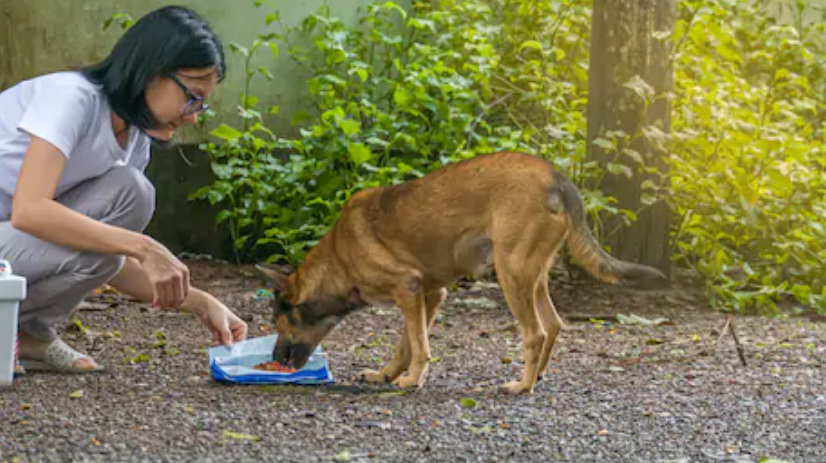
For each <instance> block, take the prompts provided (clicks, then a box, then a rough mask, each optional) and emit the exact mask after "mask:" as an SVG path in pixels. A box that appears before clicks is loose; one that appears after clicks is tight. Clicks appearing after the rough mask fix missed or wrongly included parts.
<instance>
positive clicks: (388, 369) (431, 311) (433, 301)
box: [359, 288, 447, 384]
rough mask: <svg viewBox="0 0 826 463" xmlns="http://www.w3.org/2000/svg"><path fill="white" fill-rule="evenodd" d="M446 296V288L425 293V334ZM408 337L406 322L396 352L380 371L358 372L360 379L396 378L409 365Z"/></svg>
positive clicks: (382, 380) (380, 380) (381, 380)
mask: <svg viewBox="0 0 826 463" xmlns="http://www.w3.org/2000/svg"><path fill="white" fill-rule="evenodd" d="M446 297H447V289H446V288H440V289H439V290H438V291H436V292H431V293H428V294H426V295H425V297H424V304H425V310H427V336H428V337H429V336H430V329H431V327H432V326H433V321H434V320H436V315H438V313H439V308H440V307H441V305H442V303H443V302H444V300H445V298H446ZM409 339H410V338H409V337H408V334H407V324H406V323H404V324H403V325H402V331H401V333H400V335H399V341H398V343H397V344H396V353H395V354H394V356H393V360H391V361H390V362H389V363H388V364H387V365H385V366H384V368H382V369H381V371H375V370H364V371H362V372H361V373H359V379H360V380H361V381H364V382H367V383H372V384H384V383H390V382H393V381H395V380H396V378H398V377H399V375H401V374H402V373H404V372H405V371H406V370H407V369H408V367H409V366H410V340H409Z"/></svg>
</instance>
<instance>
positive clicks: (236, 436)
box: [224, 430, 258, 441]
mask: <svg viewBox="0 0 826 463" xmlns="http://www.w3.org/2000/svg"><path fill="white" fill-rule="evenodd" d="M224 436H226V437H229V438H230V439H235V440H252V441H257V440H258V436H254V435H252V434H244V433H239V432H233V431H230V430H225V431H224Z"/></svg>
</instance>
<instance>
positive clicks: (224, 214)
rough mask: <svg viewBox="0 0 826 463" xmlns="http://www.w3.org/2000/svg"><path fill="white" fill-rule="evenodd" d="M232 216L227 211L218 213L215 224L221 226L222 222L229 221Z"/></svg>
mask: <svg viewBox="0 0 826 463" xmlns="http://www.w3.org/2000/svg"><path fill="white" fill-rule="evenodd" d="M231 215H232V213H231V212H230V211H228V210H226V209H225V210H223V211H220V212H218V215H216V216H215V224H216V225H218V224H220V223H221V222H223V221H225V220H227V219H228V218H229V217H230V216H231Z"/></svg>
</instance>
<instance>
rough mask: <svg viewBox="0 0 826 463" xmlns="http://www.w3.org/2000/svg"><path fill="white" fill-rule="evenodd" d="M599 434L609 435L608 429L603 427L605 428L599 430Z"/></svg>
mask: <svg viewBox="0 0 826 463" xmlns="http://www.w3.org/2000/svg"><path fill="white" fill-rule="evenodd" d="M599 435H600V436H607V435H608V431H607V430H606V429H603V430H601V431H600V432H599Z"/></svg>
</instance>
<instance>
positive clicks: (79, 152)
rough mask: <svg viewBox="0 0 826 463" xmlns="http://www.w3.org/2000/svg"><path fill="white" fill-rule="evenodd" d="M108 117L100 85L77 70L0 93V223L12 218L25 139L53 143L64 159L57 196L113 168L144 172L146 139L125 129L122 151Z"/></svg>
mask: <svg viewBox="0 0 826 463" xmlns="http://www.w3.org/2000/svg"><path fill="white" fill-rule="evenodd" d="M111 114H112V113H111V110H110V109H109V105H108V103H107V101H106V97H105V95H104V94H103V93H102V92H101V89H100V87H99V86H97V85H95V84H93V83H91V82H89V81H88V80H87V79H86V78H85V77H83V75H81V74H80V73H77V72H57V73H53V74H46V75H43V76H39V77H36V78H33V79H30V80H26V81H23V82H20V83H18V84H17V85H15V86H13V87H11V88H8V89H6V90H5V91H3V92H2V93H0V221H4V220H9V217H10V215H11V203H12V195H13V194H14V189H15V186H16V185H17V177H18V174H19V173H20V166H21V165H22V163H23V157H24V156H25V154H26V150H27V149H28V146H29V141H30V135H35V136H37V137H40V138H42V139H44V140H46V141H48V142H49V143H51V144H53V145H55V146H56V147H57V148H58V149H59V150H60V152H61V153H63V155H64V156H66V164H65V166H64V169H63V174H62V175H61V177H60V181H59V183H58V186H57V191H56V192H55V195H56V196H60V195H61V194H63V193H64V192H66V191H67V190H69V189H71V188H72V187H73V186H75V185H77V184H78V183H80V182H83V181H84V180H88V179H91V178H95V177H98V176H100V175H102V174H104V173H106V172H107V171H108V170H109V169H111V168H113V167H116V166H125V165H130V166H134V167H135V168H137V169H139V170H140V171H141V172H144V171H145V169H146V165H147V163H148V162H149V154H150V147H151V142H150V140H149V138H148V137H147V136H146V135H145V134H143V133H141V132H140V131H139V130H137V129H136V128H135V127H130V129H129V140H128V143H127V145H126V148H125V149H124V148H121V147H120V145H119V144H118V141H117V139H116V138H115V132H114V130H113V128H112V119H111Z"/></svg>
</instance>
